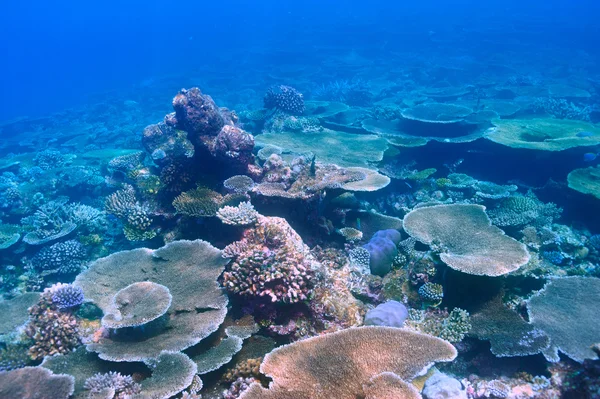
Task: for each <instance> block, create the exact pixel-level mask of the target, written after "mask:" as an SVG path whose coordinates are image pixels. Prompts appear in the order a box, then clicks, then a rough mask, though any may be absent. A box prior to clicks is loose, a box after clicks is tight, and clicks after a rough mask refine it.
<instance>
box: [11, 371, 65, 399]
mask: <svg viewBox="0 0 600 399" xmlns="http://www.w3.org/2000/svg"><path fill="white" fill-rule="evenodd" d="M73 384H74V382H73V377H71V376H70V375H64V374H53V373H52V372H51V371H50V370H48V369H45V368H43V367H25V368H22V369H18V370H12V371H7V372H1V373H0V397H2V398H7V399H9V398H10V399H13V398H14V399H16V398H19V399H68V398H69V397H70V396H71V395H72V394H73Z"/></svg>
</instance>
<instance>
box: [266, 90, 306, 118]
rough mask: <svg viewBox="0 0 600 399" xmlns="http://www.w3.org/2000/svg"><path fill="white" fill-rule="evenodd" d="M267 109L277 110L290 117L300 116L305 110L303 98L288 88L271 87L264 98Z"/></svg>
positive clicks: (296, 91)
mask: <svg viewBox="0 0 600 399" xmlns="http://www.w3.org/2000/svg"><path fill="white" fill-rule="evenodd" d="M264 105H265V108H267V109H278V110H281V111H283V112H285V113H288V114H291V115H302V114H303V113H304V110H305V106H304V96H303V95H302V93H300V92H299V91H298V90H296V89H294V88H293V87H290V86H285V85H280V86H273V87H270V88H269V90H267V93H266V94H265V98H264Z"/></svg>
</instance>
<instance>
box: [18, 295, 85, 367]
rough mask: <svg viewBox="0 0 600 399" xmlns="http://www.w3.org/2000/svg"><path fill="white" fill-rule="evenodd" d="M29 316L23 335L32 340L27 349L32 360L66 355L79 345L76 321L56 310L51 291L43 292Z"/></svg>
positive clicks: (69, 315) (73, 317)
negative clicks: (60, 354) (61, 354)
mask: <svg viewBox="0 0 600 399" xmlns="http://www.w3.org/2000/svg"><path fill="white" fill-rule="evenodd" d="M29 316H30V318H29V322H28V323H27V325H26V326H25V333H26V334H27V336H28V337H29V338H31V339H32V340H33V345H31V347H30V348H29V356H30V357H31V358H32V359H33V360H40V359H42V358H44V356H52V355H55V354H57V353H63V354H64V353H68V352H70V351H71V350H73V348H75V347H76V346H77V345H78V344H79V341H80V339H79V333H78V327H77V319H76V318H75V316H74V315H73V314H71V313H69V312H63V311H60V310H58V308H57V306H56V305H55V304H54V303H53V301H52V292H51V290H49V289H46V290H45V291H44V294H43V295H42V296H41V298H40V301H39V302H38V303H37V304H36V305H34V306H32V307H31V308H30V309H29Z"/></svg>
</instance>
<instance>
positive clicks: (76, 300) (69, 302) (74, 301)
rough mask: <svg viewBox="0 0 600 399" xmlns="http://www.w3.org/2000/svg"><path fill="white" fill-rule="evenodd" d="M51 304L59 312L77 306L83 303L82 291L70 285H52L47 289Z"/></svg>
mask: <svg viewBox="0 0 600 399" xmlns="http://www.w3.org/2000/svg"><path fill="white" fill-rule="evenodd" d="M49 290H50V292H51V295H52V303H53V304H54V305H55V306H56V307H57V308H58V309H60V310H63V309H69V308H73V307H76V306H79V305H81V304H82V303H83V300H84V297H83V290H82V289H81V288H79V287H75V286H74V285H71V284H62V283H58V284H54V285H53V286H52V287H50V288H49Z"/></svg>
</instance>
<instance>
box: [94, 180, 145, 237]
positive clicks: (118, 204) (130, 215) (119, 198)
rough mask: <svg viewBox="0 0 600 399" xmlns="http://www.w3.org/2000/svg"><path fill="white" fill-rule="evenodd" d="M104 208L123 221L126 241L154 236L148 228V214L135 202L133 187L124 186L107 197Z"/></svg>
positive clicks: (143, 207) (142, 206)
mask: <svg viewBox="0 0 600 399" xmlns="http://www.w3.org/2000/svg"><path fill="white" fill-rule="evenodd" d="M105 208H106V211H107V212H108V213H111V214H113V215H115V216H117V217H118V218H120V219H121V220H122V221H123V223H124V224H125V225H124V227H123V232H124V233H125V237H126V238H127V239H128V240H130V241H142V240H149V239H152V238H154V237H155V236H156V232H155V231H154V230H152V229H151V228H150V227H151V225H152V217H151V215H150V212H149V210H148V208H147V207H146V206H144V205H142V204H140V203H139V202H138V201H137V199H136V196H135V189H134V188H133V186H131V185H129V184H125V185H124V186H123V188H122V189H121V190H118V191H116V192H114V193H113V194H111V195H109V196H108V197H107V198H106V201H105Z"/></svg>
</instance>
